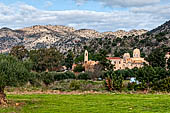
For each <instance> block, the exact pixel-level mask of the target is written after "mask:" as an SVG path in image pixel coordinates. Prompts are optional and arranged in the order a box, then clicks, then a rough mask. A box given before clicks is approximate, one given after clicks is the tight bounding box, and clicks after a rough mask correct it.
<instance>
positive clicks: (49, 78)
mask: <svg viewBox="0 0 170 113" xmlns="http://www.w3.org/2000/svg"><path fill="white" fill-rule="evenodd" d="M41 79H42V81H43V83H44V84H45V85H46V86H48V85H49V84H51V83H53V82H54V81H55V79H54V73H53V72H43V73H41Z"/></svg>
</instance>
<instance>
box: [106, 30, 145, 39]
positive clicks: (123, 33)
mask: <svg viewBox="0 0 170 113" xmlns="http://www.w3.org/2000/svg"><path fill="white" fill-rule="evenodd" d="M147 32H148V31H147V30H144V29H141V30H135V29H134V30H131V31H129V32H127V31H124V30H118V31H116V32H104V33H103V34H104V35H114V36H116V37H120V38H123V37H124V36H128V37H129V36H138V35H142V34H144V33H147Z"/></svg>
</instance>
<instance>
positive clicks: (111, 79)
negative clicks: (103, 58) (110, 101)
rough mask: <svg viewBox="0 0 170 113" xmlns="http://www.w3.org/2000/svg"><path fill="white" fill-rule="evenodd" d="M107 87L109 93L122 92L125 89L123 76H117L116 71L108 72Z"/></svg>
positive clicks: (106, 74)
mask: <svg viewBox="0 0 170 113" xmlns="http://www.w3.org/2000/svg"><path fill="white" fill-rule="evenodd" d="M105 76H106V80H105V87H106V89H107V90H109V91H113V90H117V91H121V90H122V88H123V77H122V75H117V74H115V72H114V71H108V72H106V73H105Z"/></svg>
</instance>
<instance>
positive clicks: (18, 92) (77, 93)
mask: <svg viewBox="0 0 170 113" xmlns="http://www.w3.org/2000/svg"><path fill="white" fill-rule="evenodd" d="M6 93H7V94H15V95H17V94H18V95H22V94H30V95H31V94H61V95H63V94H64V95H74V94H75V95H81V94H102V92H96V91H83V92H82V91H71V92H65V91H59V90H47V91H22V92H21V91H14V92H6Z"/></svg>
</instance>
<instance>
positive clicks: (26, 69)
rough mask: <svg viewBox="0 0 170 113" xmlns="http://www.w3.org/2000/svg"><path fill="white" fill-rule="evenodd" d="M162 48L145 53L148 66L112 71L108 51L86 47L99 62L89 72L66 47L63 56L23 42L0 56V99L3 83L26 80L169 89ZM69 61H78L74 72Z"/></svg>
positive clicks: (45, 83) (74, 85)
mask: <svg viewBox="0 0 170 113" xmlns="http://www.w3.org/2000/svg"><path fill="white" fill-rule="evenodd" d="M118 41H120V40H118ZM86 49H88V48H86ZM166 52H168V48H167V47H164V48H156V49H154V50H153V51H152V52H151V53H150V54H149V55H148V56H147V57H146V60H147V61H148V62H149V63H150V66H147V65H146V66H144V67H142V68H139V69H138V68H134V69H131V70H130V69H125V70H118V71H114V70H113V65H111V63H110V61H108V60H107V59H106V56H107V55H108V53H109V51H107V50H103V49H100V51H99V52H98V53H93V51H90V53H89V56H90V58H92V59H93V60H95V61H99V64H98V65H96V66H94V71H93V72H91V71H87V72H85V69H84V67H83V65H82V61H83V57H82V56H83V55H80V56H78V57H76V56H75V55H74V54H73V52H72V51H68V54H67V55H65V56H64V55H63V54H62V53H60V52H59V51H58V50H57V49H56V48H49V49H45V48H44V49H39V50H31V51H28V50H26V49H25V48H24V46H17V47H13V48H12V50H11V53H10V54H9V55H1V56H0V65H1V66H0V103H1V104H2V103H6V102H7V101H6V98H5V94H4V89H5V87H6V86H14V87H18V86H22V85H25V84H27V83H30V84H31V85H32V86H33V87H41V86H45V87H49V86H50V85H52V84H53V85H54V84H55V83H56V82H57V81H63V80H73V81H71V82H70V83H69V87H70V89H72V90H75V89H76V90H80V89H81V87H84V85H82V84H81V82H77V81H76V80H92V81H96V80H100V81H104V84H103V85H104V86H105V89H106V90H108V91H120V92H121V91H138V90H140V91H165V92H170V90H169V78H170V71H168V70H167V69H166V68H169V67H170V66H169V64H170V63H169V60H167V59H165V54H166ZM166 61H167V62H166ZM73 63H78V65H77V66H76V68H74V72H76V73H77V74H76V75H75V73H73V72H70V69H71V68H72V64H73ZM166 63H167V67H166ZM64 65H65V66H66V67H67V70H66V72H64V70H65V69H63V66H64ZM131 77H134V78H135V79H136V81H133V82H129V83H128V84H124V81H126V80H129V79H130V78H131ZM74 80H75V81H74ZM81 85H82V86H81ZM87 87H88V86H87Z"/></svg>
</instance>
